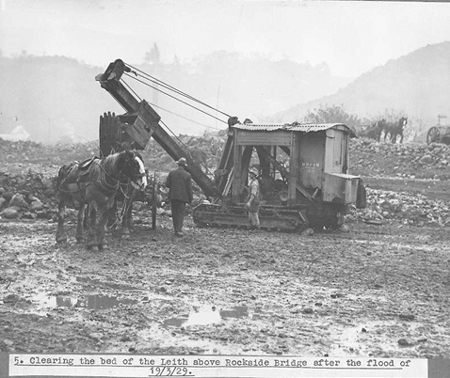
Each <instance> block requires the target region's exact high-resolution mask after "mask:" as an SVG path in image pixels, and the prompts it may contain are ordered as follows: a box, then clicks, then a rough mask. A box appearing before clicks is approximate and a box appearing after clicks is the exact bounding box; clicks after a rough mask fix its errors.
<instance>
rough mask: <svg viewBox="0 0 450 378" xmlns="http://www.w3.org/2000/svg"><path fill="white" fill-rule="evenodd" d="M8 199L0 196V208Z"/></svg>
mask: <svg viewBox="0 0 450 378" xmlns="http://www.w3.org/2000/svg"><path fill="white" fill-rule="evenodd" d="M7 203H8V201H6V200H5V199H4V198H3V197H0V209H1V208H2V207H5V206H6V204H7Z"/></svg>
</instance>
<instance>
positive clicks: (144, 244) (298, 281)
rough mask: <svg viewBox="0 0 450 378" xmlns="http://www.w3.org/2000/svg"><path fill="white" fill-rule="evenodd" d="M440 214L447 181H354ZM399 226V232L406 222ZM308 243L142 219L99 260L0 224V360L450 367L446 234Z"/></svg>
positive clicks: (356, 236)
mask: <svg viewBox="0 0 450 378" xmlns="http://www.w3.org/2000/svg"><path fill="white" fill-rule="evenodd" d="M364 179H365V182H366V184H367V185H368V186H369V187H370V188H372V190H389V191H396V192H403V193H404V192H407V193H409V194H411V195H418V194H421V195H425V196H427V198H430V199H433V200H434V199H440V200H444V201H448V198H449V191H448V181H442V180H421V179H415V178H411V177H409V176H408V177H407V178H401V177H400V178H399V177H395V176H393V175H391V176H388V175H385V176H379V175H378V174H377V176H375V175H374V176H373V177H372V176H369V175H367V176H365V177H364ZM406 223H408V222H406ZM346 226H347V230H346V231H323V232H320V233H314V234H313V235H309V236H308V235H298V234H289V233H276V232H273V233H269V232H265V231H248V230H236V229H214V228H197V227H196V226H195V225H194V224H193V223H192V218H191V217H188V218H187V219H186V227H185V231H186V233H185V237H184V238H175V237H174V236H173V234H172V226H171V219H170V218H169V217H168V216H167V215H166V214H163V215H160V216H158V217H157V227H156V229H155V230H152V229H151V212H150V208H146V209H144V210H143V211H141V212H140V213H139V214H138V216H137V222H136V228H135V231H134V232H133V233H132V234H131V238H130V239H129V240H123V239H120V238H119V237H118V236H117V235H115V234H112V233H109V234H108V240H109V245H108V249H107V250H105V251H101V252H93V251H88V250H86V249H85V248H84V247H83V246H82V245H77V244H76V243H75V238H74V237H75V223H74V221H71V222H69V224H68V228H69V234H70V235H71V237H70V239H69V244H68V245H67V246H64V247H61V246H57V245H56V244H55V231H56V223H55V222H54V221H53V220H49V219H34V220H31V219H14V220H7V219H1V220H0V351H2V352H30V353H32V352H53V353H56V352H65V353H71V352H102V353H107V352H114V353H121V352H127V353H128V352H129V353H139V354H144V353H149V354H156V353H167V354H187V353H189V354H196V353H198V354H202V353H205V354H206V353H208V354H214V353H217V354H282V355H286V354H289V355H293V354H295V355H301V356H336V357H344V356H355V357H358V356H360V357H366V356H376V357H427V358H434V357H446V358H449V357H450V318H449V316H448V313H449V312H450V299H449V295H448V293H449V290H450V242H449V239H450V233H449V231H450V224H448V223H445V224H441V225H439V224H436V223H429V224H426V223H425V224H423V223H422V224H421V226H418V225H417V224H416V225H411V224H405V222H403V221H402V219H398V218H396V219H384V220H383V221H381V222H369V223H365V222H364V221H363V220H362V218H359V217H348V219H347V223H346Z"/></svg>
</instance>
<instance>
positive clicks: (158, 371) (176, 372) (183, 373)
mask: <svg viewBox="0 0 450 378" xmlns="http://www.w3.org/2000/svg"><path fill="white" fill-rule="evenodd" d="M148 376H149V377H195V375H194V374H192V373H191V372H190V371H189V370H188V368H186V367H179V366H152V367H151V368H150V374H149V375H148Z"/></svg>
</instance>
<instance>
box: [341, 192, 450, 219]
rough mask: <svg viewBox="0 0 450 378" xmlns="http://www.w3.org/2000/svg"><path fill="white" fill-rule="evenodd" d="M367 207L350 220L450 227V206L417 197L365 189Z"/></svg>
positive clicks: (351, 215)
mask: <svg viewBox="0 0 450 378" xmlns="http://www.w3.org/2000/svg"><path fill="white" fill-rule="evenodd" d="M366 194H367V207H366V208H365V209H361V210H354V211H353V212H352V213H351V214H350V218H353V219H359V220H363V221H366V222H369V223H370V222H373V221H375V224H377V221H378V222H379V223H384V222H389V221H392V220H396V221H400V222H401V223H404V224H410V225H416V226H422V225H425V224H428V225H432V224H434V225H439V226H445V225H448V224H450V206H449V204H448V203H447V202H444V201H440V200H431V199H428V198H427V197H425V196H423V195H421V194H418V195H415V196H412V195H409V194H407V193H402V192H392V191H385V190H375V189H371V188H367V189H366Z"/></svg>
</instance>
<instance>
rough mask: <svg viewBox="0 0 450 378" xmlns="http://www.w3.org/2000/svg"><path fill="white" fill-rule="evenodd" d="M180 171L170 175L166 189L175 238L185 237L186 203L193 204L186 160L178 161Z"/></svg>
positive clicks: (177, 170) (176, 170) (172, 172)
mask: <svg viewBox="0 0 450 378" xmlns="http://www.w3.org/2000/svg"><path fill="white" fill-rule="evenodd" d="M177 164H178V169H175V170H173V171H171V172H170V173H169V175H168V176H167V180H166V187H167V188H169V200H170V207H171V209H172V221H173V229H174V231H175V236H178V237H182V236H183V221H184V213H185V210H186V203H191V202H192V182H191V175H190V173H189V172H186V170H185V169H186V167H187V163H186V159H185V158H181V159H180V160H178V161H177Z"/></svg>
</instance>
